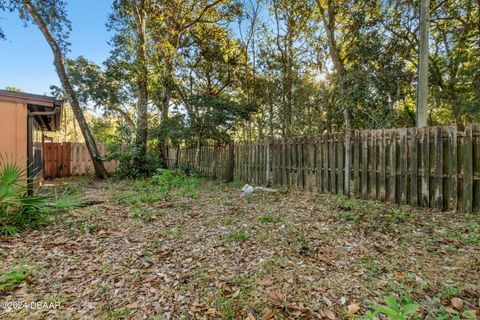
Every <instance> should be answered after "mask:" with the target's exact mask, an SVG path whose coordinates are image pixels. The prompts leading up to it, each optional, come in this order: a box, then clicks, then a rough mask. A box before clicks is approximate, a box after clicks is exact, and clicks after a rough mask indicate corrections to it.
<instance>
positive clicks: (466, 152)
mask: <svg viewBox="0 0 480 320" xmlns="http://www.w3.org/2000/svg"><path fill="white" fill-rule="evenodd" d="M472 173H473V149H472V125H471V124H469V125H468V126H467V128H466V129H465V137H464V140H463V199H462V200H463V201H462V204H463V208H462V209H463V211H466V212H471V211H472V196H473V175H472Z"/></svg>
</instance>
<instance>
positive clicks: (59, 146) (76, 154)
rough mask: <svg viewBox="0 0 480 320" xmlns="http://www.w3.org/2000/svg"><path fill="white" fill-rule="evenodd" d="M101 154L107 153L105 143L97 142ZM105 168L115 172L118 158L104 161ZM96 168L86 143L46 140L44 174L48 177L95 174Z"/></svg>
mask: <svg viewBox="0 0 480 320" xmlns="http://www.w3.org/2000/svg"><path fill="white" fill-rule="evenodd" d="M97 148H98V151H99V153H100V156H104V155H106V153H107V150H106V146H105V144H104V143H97ZM104 165H105V169H106V170H107V171H108V172H113V171H114V170H115V169H116V168H117V166H118V160H111V161H105V162H104ZM94 173H95V168H94V166H93V163H92V159H91V158H90V154H89V152H88V149H87V146H86V145H85V143H73V142H45V147H44V176H45V177H46V178H61V177H69V176H81V175H86V174H94Z"/></svg>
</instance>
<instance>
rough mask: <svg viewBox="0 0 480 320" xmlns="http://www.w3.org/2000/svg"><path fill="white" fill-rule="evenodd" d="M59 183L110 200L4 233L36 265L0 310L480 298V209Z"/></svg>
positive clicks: (2, 296)
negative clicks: (470, 211)
mask: <svg viewBox="0 0 480 320" xmlns="http://www.w3.org/2000/svg"><path fill="white" fill-rule="evenodd" d="M55 185H56V186H57V187H60V188H64V187H66V186H68V187H69V188H73V189H75V190H77V192H79V193H80V194H81V195H82V197H83V198H84V199H86V200H101V201H104V202H103V203H100V204H97V205H91V206H88V207H85V208H81V209H77V210H74V211H72V212H69V213H62V214H58V215H55V216H54V217H53V219H52V223H51V224H50V225H49V226H47V227H46V228H44V229H43V230H31V231H27V232H24V233H22V234H19V235H16V236H13V237H8V238H6V237H3V238H2V237H0V275H1V274H3V273H7V272H8V271H9V270H12V269H15V268H19V267H25V268H27V269H28V270H29V271H28V277H27V278H26V279H25V281H22V282H21V283H19V284H18V285H16V287H15V288H13V289H11V290H7V291H4V292H3V293H1V292H0V319H50V318H51V319H157V320H159V319H250V320H252V319H266V320H268V319H296V318H301V319H347V318H350V317H354V316H356V317H360V318H366V312H367V311H368V310H371V309H372V305H375V304H383V299H384V297H385V296H393V297H394V298H395V299H396V300H397V301H398V303H399V304H401V305H405V304H408V303H415V304H417V305H418V307H419V310H418V312H417V313H416V315H415V316H414V318H419V319H462V318H465V317H467V316H462V313H464V311H465V310H471V314H473V315H475V312H477V314H478V310H479V309H480V306H479V304H480V301H479V297H480V215H479V214H463V213H451V212H439V211H435V210H425V209H415V208H411V207H407V206H403V207H402V206H393V205H387V204H381V203H377V202H372V201H361V200H348V199H344V198H342V197H338V196H333V195H319V194H315V193H309V192H298V191H297V192H295V191H291V192H288V191H279V192H275V193H258V194H253V195H249V196H240V188H241V186H239V185H238V184H223V183H220V182H211V181H205V180H199V179H195V181H194V182H193V183H191V184H190V185H189V186H188V187H182V188H177V189H174V190H171V191H170V192H167V193H165V192H163V191H162V192H160V191H158V190H157V189H156V187H155V184H153V183H151V182H149V181H120V182H113V181H110V182H100V181H95V180H93V179H85V178H83V179H70V180H58V181H56V182H55ZM49 188H50V189H51V188H53V187H52V186H48V185H47V186H46V187H45V190H49ZM14 302H16V303H17V307H16V308H7V307H6V306H12V305H13V303H14ZM20 302H22V303H25V304H22V305H19V303H20ZM31 302H39V303H40V305H38V304H37V305H35V304H33V305H32V304H31ZM460 302H461V303H460ZM55 303H56V304H55ZM35 306H36V307H35ZM348 311H350V313H348Z"/></svg>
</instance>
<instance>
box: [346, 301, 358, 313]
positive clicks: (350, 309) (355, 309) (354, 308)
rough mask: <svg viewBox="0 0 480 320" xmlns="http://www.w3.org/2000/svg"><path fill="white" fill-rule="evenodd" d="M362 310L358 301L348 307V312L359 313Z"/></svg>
mask: <svg viewBox="0 0 480 320" xmlns="http://www.w3.org/2000/svg"><path fill="white" fill-rule="evenodd" d="M359 310H360V305H359V304H357V303H353V304H351V305H349V306H348V307H347V312H348V313H357V312H358V311H359Z"/></svg>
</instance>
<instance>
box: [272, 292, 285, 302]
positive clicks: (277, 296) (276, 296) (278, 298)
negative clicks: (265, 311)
mask: <svg viewBox="0 0 480 320" xmlns="http://www.w3.org/2000/svg"><path fill="white" fill-rule="evenodd" d="M269 298H270V301H272V302H273V303H274V304H277V305H278V304H280V305H281V304H283V302H285V301H286V300H287V298H286V297H285V295H284V294H283V293H281V292H274V293H272V294H270V296H269Z"/></svg>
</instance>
